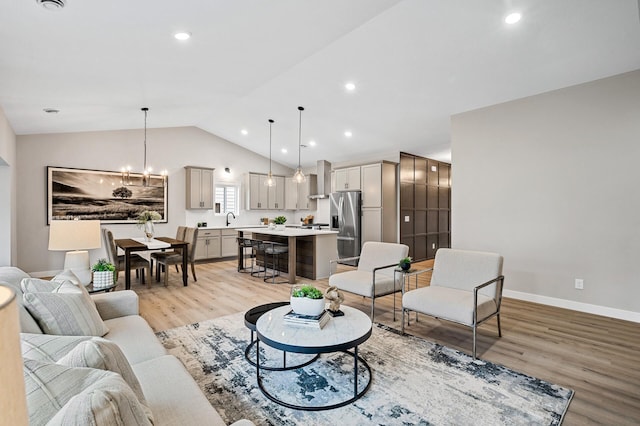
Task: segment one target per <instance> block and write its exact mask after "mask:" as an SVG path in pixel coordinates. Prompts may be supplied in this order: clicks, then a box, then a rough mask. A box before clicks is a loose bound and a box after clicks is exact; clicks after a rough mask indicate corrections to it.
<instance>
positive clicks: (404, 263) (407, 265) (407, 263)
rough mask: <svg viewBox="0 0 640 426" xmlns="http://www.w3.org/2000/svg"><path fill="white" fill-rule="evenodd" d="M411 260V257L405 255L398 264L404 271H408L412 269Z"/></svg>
mask: <svg viewBox="0 0 640 426" xmlns="http://www.w3.org/2000/svg"><path fill="white" fill-rule="evenodd" d="M411 261H412V259H411V257H403V258H402V259H400V262H398V266H399V267H400V269H402V270H403V271H408V270H409V269H411Z"/></svg>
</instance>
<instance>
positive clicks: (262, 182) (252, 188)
mask: <svg viewBox="0 0 640 426" xmlns="http://www.w3.org/2000/svg"><path fill="white" fill-rule="evenodd" d="M266 182H267V175H259V174H254V173H250V174H249V209H250V210H267V209H268V208H269V187H268V186H267V185H266Z"/></svg>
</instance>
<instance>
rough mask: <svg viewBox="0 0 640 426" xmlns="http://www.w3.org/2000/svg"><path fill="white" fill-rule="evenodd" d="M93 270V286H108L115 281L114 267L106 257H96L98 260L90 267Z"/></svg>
mask: <svg viewBox="0 0 640 426" xmlns="http://www.w3.org/2000/svg"><path fill="white" fill-rule="evenodd" d="M91 270H92V271H93V287H94V288H100V287H109V286H110V285H112V284H113V283H114V282H116V267H115V266H114V265H113V263H110V262H108V261H107V259H98V262H97V263H96V264H95V265H93V266H92V267H91Z"/></svg>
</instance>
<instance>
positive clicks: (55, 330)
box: [22, 279, 109, 336]
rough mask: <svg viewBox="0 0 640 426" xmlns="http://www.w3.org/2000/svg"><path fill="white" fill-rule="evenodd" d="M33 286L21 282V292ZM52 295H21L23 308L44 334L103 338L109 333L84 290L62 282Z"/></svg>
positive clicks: (32, 283) (30, 283) (67, 282)
mask: <svg viewBox="0 0 640 426" xmlns="http://www.w3.org/2000/svg"><path fill="white" fill-rule="evenodd" d="M25 283H26V284H25ZM38 285H41V283H38ZM32 286H35V284H34V282H33V281H30V279H27V280H23V287H24V288H30V287H32ZM55 291H57V292H54V293H47V292H36V293H24V294H23V296H22V302H23V304H24V306H25V307H26V308H27V310H28V311H29V313H30V314H31V315H32V316H33V317H34V318H35V319H36V321H37V322H38V324H39V325H40V328H41V329H42V331H44V332H45V333H46V334H62V335H71V336H104V335H105V334H106V333H107V332H108V331H109V329H108V328H107V327H106V326H105V324H104V322H103V321H102V318H100V315H99V314H98V310H97V309H96V305H95V303H93V301H92V300H91V297H90V296H89V294H88V293H87V291H86V289H84V288H82V289H80V288H79V287H78V286H75V285H73V284H71V283H70V282H69V281H65V282H64V283H62V284H60V285H59V286H58V287H56V289H55ZM66 291H77V293H76V292H70V293H67V292H66Z"/></svg>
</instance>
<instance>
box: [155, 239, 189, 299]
mask: <svg viewBox="0 0 640 426" xmlns="http://www.w3.org/2000/svg"><path fill="white" fill-rule="evenodd" d="M183 240H184V241H186V242H187V243H188V244H187V247H186V248H185V250H187V263H190V264H191V275H192V276H193V281H198V279H197V278H196V267H195V257H196V256H195V254H196V244H197V242H198V228H190V227H187V228H185V231H184V238H183ZM155 260H156V262H157V263H158V265H163V266H164V285H165V287H166V286H168V285H169V266H170V265H176V267H177V266H178V265H182V250H175V251H173V252H168V254H167V256H163V257H156V259H155ZM156 271H157V269H156ZM156 279H157V280H158V281H159V277H158V276H156Z"/></svg>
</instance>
